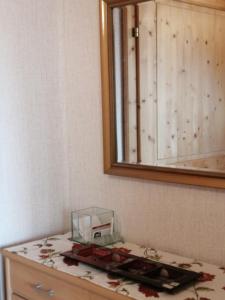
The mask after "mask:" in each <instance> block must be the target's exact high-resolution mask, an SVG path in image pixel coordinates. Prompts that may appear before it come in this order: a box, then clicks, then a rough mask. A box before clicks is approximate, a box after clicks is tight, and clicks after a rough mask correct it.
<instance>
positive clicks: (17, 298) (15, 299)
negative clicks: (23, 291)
mask: <svg viewBox="0 0 225 300" xmlns="http://www.w3.org/2000/svg"><path fill="white" fill-rule="evenodd" d="M12 300H25V299H24V298H21V297H20V296H18V295H15V294H13V295H12Z"/></svg>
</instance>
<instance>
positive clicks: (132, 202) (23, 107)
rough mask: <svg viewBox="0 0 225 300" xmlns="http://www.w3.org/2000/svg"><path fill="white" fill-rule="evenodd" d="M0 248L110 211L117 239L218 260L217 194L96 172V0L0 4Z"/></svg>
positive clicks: (221, 218) (222, 204)
mask: <svg viewBox="0 0 225 300" xmlns="http://www.w3.org/2000/svg"><path fill="white" fill-rule="evenodd" d="M0 32H1V39H0V66H1V68H0V145H1V147H0V178H1V180H0V220H1V229H0V246H6V245H9V244H13V243H17V242H20V241H24V240H28V239H32V238H37V237H39V236H42V235H46V234H52V233H54V232H57V231H65V230H68V229H69V224H70V222H69V216H70V211H71V210H73V209H79V208H84V207H88V206H91V205H95V206H102V207H106V208H112V209H115V211H116V213H117V215H118V219H119V221H120V225H121V228H122V233H123V236H124V237H125V238H126V239H127V240H129V241H131V242H135V243H140V244H146V245H150V246H154V247H157V248H159V249H162V250H165V251H171V252H174V253H176V254H180V255H184V256H190V257H196V258H198V259H202V260H205V261H208V262H213V263H218V264H220V265H221V264H225V256H224V236H225V191H223V190H213V189H206V188H196V187H188V186H182V185H172V184H164V183H156V182H145V181H141V180H135V179H128V178H119V177H111V176H107V175H104V174H103V171H102V170H103V162H102V156H103V153H102V123H101V121H102V117H101V113H102V112H101V82H100V54H99V4H98V0H85V1H81V0H38V1H37V0H7V1H6V0H0Z"/></svg>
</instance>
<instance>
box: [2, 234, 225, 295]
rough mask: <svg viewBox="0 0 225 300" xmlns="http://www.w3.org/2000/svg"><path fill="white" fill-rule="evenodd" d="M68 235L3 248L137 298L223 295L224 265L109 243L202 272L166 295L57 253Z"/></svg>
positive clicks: (67, 243) (68, 244)
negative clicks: (193, 280)
mask: <svg viewBox="0 0 225 300" xmlns="http://www.w3.org/2000/svg"><path fill="white" fill-rule="evenodd" d="M70 236H71V234H70V233H67V234H64V235H56V236H53V237H47V238H44V239H41V240H38V241H34V242H29V243H26V244H23V245H19V246H16V247H11V248H8V249H6V250H7V251H9V252H11V253H14V254H15V255H19V256H22V257H25V258H27V259H29V260H31V261H34V262H36V263H39V264H42V265H45V266H47V267H49V268H54V269H56V270H58V271H61V272H64V273H67V274H70V275H72V276H75V277H78V278H80V279H85V280H87V281H90V282H92V283H94V284H96V285H98V286H101V287H103V288H106V289H109V290H111V291H114V292H116V293H119V294H122V295H126V296H128V297H131V298H134V299H138V300H139V299H140V300H142V299H146V298H153V299H154V298H158V299H161V300H168V299H174V300H223V299H225V267H218V266H214V265H210V264H207V263H203V262H199V261H196V260H193V259H190V258H184V257H180V256H177V255H174V254H170V253H166V252H162V251H158V250H156V249H153V248H147V247H144V246H138V245H135V244H131V243H117V244H115V245H113V247H116V248H120V250H121V251H124V252H126V253H131V254H134V255H138V256H142V257H145V258H149V259H152V260H156V261H159V262H163V263H166V264H170V265H173V266H176V267H181V268H185V269H187V270H192V271H195V272H202V276H201V277H200V279H199V282H198V283H195V284H192V285H191V286H190V287H188V289H186V290H184V291H181V292H179V293H178V294H175V295H169V294H166V293H164V292H156V291H154V290H152V289H151V288H149V287H146V286H144V285H142V284H138V283H135V282H132V281H131V280H128V279H125V278H121V277H115V276H114V277H112V276H110V275H108V274H107V273H105V272H103V271H100V270H98V269H94V268H92V267H90V266H87V265H84V264H82V263H79V262H75V261H72V260H70V259H66V258H64V257H62V256H60V253H62V252H65V251H69V250H71V248H72V245H73V244H74V243H73V242H72V241H70V239H69V238H70Z"/></svg>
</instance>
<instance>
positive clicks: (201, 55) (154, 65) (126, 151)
mask: <svg viewBox="0 0 225 300" xmlns="http://www.w3.org/2000/svg"><path fill="white" fill-rule="evenodd" d="M112 19H113V45H114V47H113V48H114V49H113V56H114V57H113V59H114V87H115V89H114V98H115V112H116V113H115V124H116V150H117V151H116V152H117V162H119V163H122V162H125V163H129V164H143V165H150V166H164V167H165V166H166V167H171V168H182V169H194V170H196V169H197V170H205V171H216V172H225V61H224V57H225V39H224V36H225V12H222V11H218V10H214V9H209V8H202V7H200V6H195V5H188V4H184V3H179V2H177V1H170V0H166V1H165V0H157V1H146V2H141V3H138V4H136V5H127V6H123V7H116V8H113V9H112Z"/></svg>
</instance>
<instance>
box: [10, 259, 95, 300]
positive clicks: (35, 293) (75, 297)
mask: <svg viewBox="0 0 225 300" xmlns="http://www.w3.org/2000/svg"><path fill="white" fill-rule="evenodd" d="M11 287H12V291H13V293H16V294H18V295H20V296H22V297H24V298H27V299H29V300H43V299H52V300H90V296H89V293H88V292H87V291H85V290H83V289H81V288H79V287H78V286H75V285H71V284H69V283H66V282H64V281H63V280H60V279H58V278H55V277H53V276H50V275H47V274H45V273H44V272H41V271H39V270H36V269H34V268H31V267H27V266H25V265H22V264H20V263H17V262H11ZM14 299H18V298H15V297H14Z"/></svg>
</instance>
